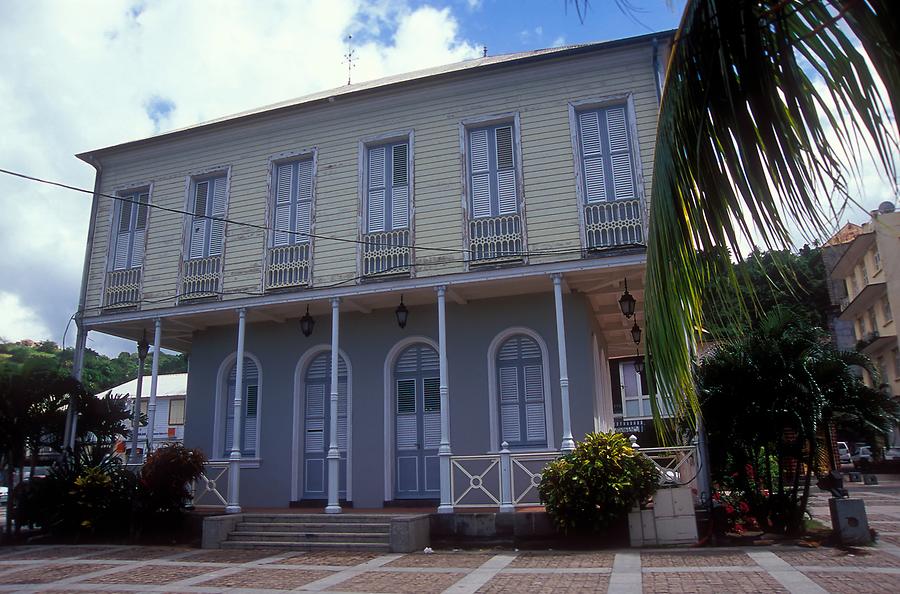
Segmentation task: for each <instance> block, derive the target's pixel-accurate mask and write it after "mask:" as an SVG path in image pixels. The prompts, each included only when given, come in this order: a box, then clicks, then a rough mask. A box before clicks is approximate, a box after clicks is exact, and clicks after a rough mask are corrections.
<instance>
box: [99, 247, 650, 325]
mask: <svg viewBox="0 0 900 594" xmlns="http://www.w3.org/2000/svg"><path fill="white" fill-rule="evenodd" d="M646 261H647V254H646V251H645V250H644V249H643V248H635V251H634V252H630V253H626V254H620V255H616V256H605V257H602V258H590V259H583V260H570V261H568V262H553V263H547V264H530V265H528V266H516V267H510V268H496V269H484V270H474V271H472V272H467V273H451V274H444V275H440V276H429V277H426V278H408V279H407V278H397V279H391V280H390V281H385V282H380V283H366V284H360V285H353V286H346V287H327V288H322V289H310V290H308V291H301V292H297V291H294V292H289V293H277V294H272V295H266V296H259V297H248V298H246V299H229V300H226V301H217V302H214V301H208V302H204V303H185V304H184V305H180V306H171V307H164V308H159V309H153V310H150V311H146V312H137V311H130V312H117V313H108V314H103V315H99V316H93V317H88V318H85V319H84V323H85V327H86V328H87V329H88V330H97V331H101V332H102V331H103V329H102V327H101V326H102V324H104V323H119V322H132V321H138V320H152V319H154V318H157V317H170V316H171V317H179V316H187V315H191V314H197V313H207V312H215V311H228V310H237V309H240V308H242V307H246V308H254V309H255V308H259V307H261V306H266V305H281V304H287V303H310V302H314V301H325V300H328V299H331V298H332V297H354V296H364V295H377V294H384V293H388V294H391V293H398V292H402V291H412V290H416V289H426V288H437V287H439V286H447V287H448V288H449V287H450V286H453V287H462V286H465V285H476V284H478V283H486V282H493V281H503V280H513V279H519V278H530V277H535V276H547V274H552V273H555V272H559V273H564V272H582V271H594V270H607V269H610V268H619V267H627V266H635V265H641V264H644V263H646ZM179 282H180V281H179Z"/></svg>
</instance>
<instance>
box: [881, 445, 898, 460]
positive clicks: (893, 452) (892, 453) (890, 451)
mask: <svg viewBox="0 0 900 594" xmlns="http://www.w3.org/2000/svg"><path fill="white" fill-rule="evenodd" d="M884 459H885V460H900V446H898V447H891V448H885V450H884Z"/></svg>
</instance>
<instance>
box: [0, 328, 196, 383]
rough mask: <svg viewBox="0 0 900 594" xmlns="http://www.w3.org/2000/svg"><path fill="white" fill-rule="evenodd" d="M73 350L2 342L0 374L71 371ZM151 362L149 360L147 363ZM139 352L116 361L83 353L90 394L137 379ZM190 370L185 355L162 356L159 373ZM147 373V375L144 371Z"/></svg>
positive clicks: (27, 342)
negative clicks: (40, 370) (39, 370)
mask: <svg viewBox="0 0 900 594" xmlns="http://www.w3.org/2000/svg"><path fill="white" fill-rule="evenodd" d="M74 354H75V351H74V349H71V348H67V349H62V350H61V349H60V348H59V347H58V346H57V345H56V343H55V342H53V341H50V340H46V341H43V342H34V341H31V340H23V341H19V342H13V343H5V342H3V341H2V340H0V375H4V374H11V373H22V372H29V371H33V370H35V369H43V370H48V371H61V372H63V373H65V374H66V375H68V374H71V372H72V360H73V357H74ZM148 362H149V360H148ZM137 370H138V357H137V353H126V352H122V353H119V355H118V356H117V357H115V358H110V357H107V356H105V355H101V354H99V353H97V352H95V351H92V350H91V349H86V350H85V352H84V369H83V371H82V375H81V379H82V383H83V384H84V387H85V389H86V390H87V391H88V393H90V394H99V393H100V392H102V391H103V390H108V389H109V388H112V387H114V386H118V385H119V384H123V383H125V382H127V381H129V380H132V379H134V378H135V377H137ZM186 371H187V357H186V356H185V355H167V354H166V353H164V352H161V353H160V356H159V372H160V373H162V374H167V373H184V372H186ZM144 373H147V370H146V369H145V371H144Z"/></svg>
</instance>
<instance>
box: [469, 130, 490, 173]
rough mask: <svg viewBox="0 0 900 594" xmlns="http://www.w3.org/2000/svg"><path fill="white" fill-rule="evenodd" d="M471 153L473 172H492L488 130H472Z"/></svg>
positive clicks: (470, 138)
mask: <svg viewBox="0 0 900 594" xmlns="http://www.w3.org/2000/svg"><path fill="white" fill-rule="evenodd" d="M469 152H470V153H471V160H472V171H473V172H479V171H489V170H490V161H489V159H488V131H487V129H481V130H472V132H471V133H470V134H469Z"/></svg>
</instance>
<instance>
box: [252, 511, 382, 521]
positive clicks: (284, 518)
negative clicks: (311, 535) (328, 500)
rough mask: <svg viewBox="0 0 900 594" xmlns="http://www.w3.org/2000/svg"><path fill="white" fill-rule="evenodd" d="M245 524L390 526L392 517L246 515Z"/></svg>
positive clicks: (367, 515) (357, 515)
mask: <svg viewBox="0 0 900 594" xmlns="http://www.w3.org/2000/svg"><path fill="white" fill-rule="evenodd" d="M242 521H244V522H252V523H262V522H276V523H288V522H290V523H297V524H304V523H314V524H332V523H334V524H390V522H391V516H389V515H377V514H333V515H331V514H259V513H249V514H244V517H243V520H242Z"/></svg>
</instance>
